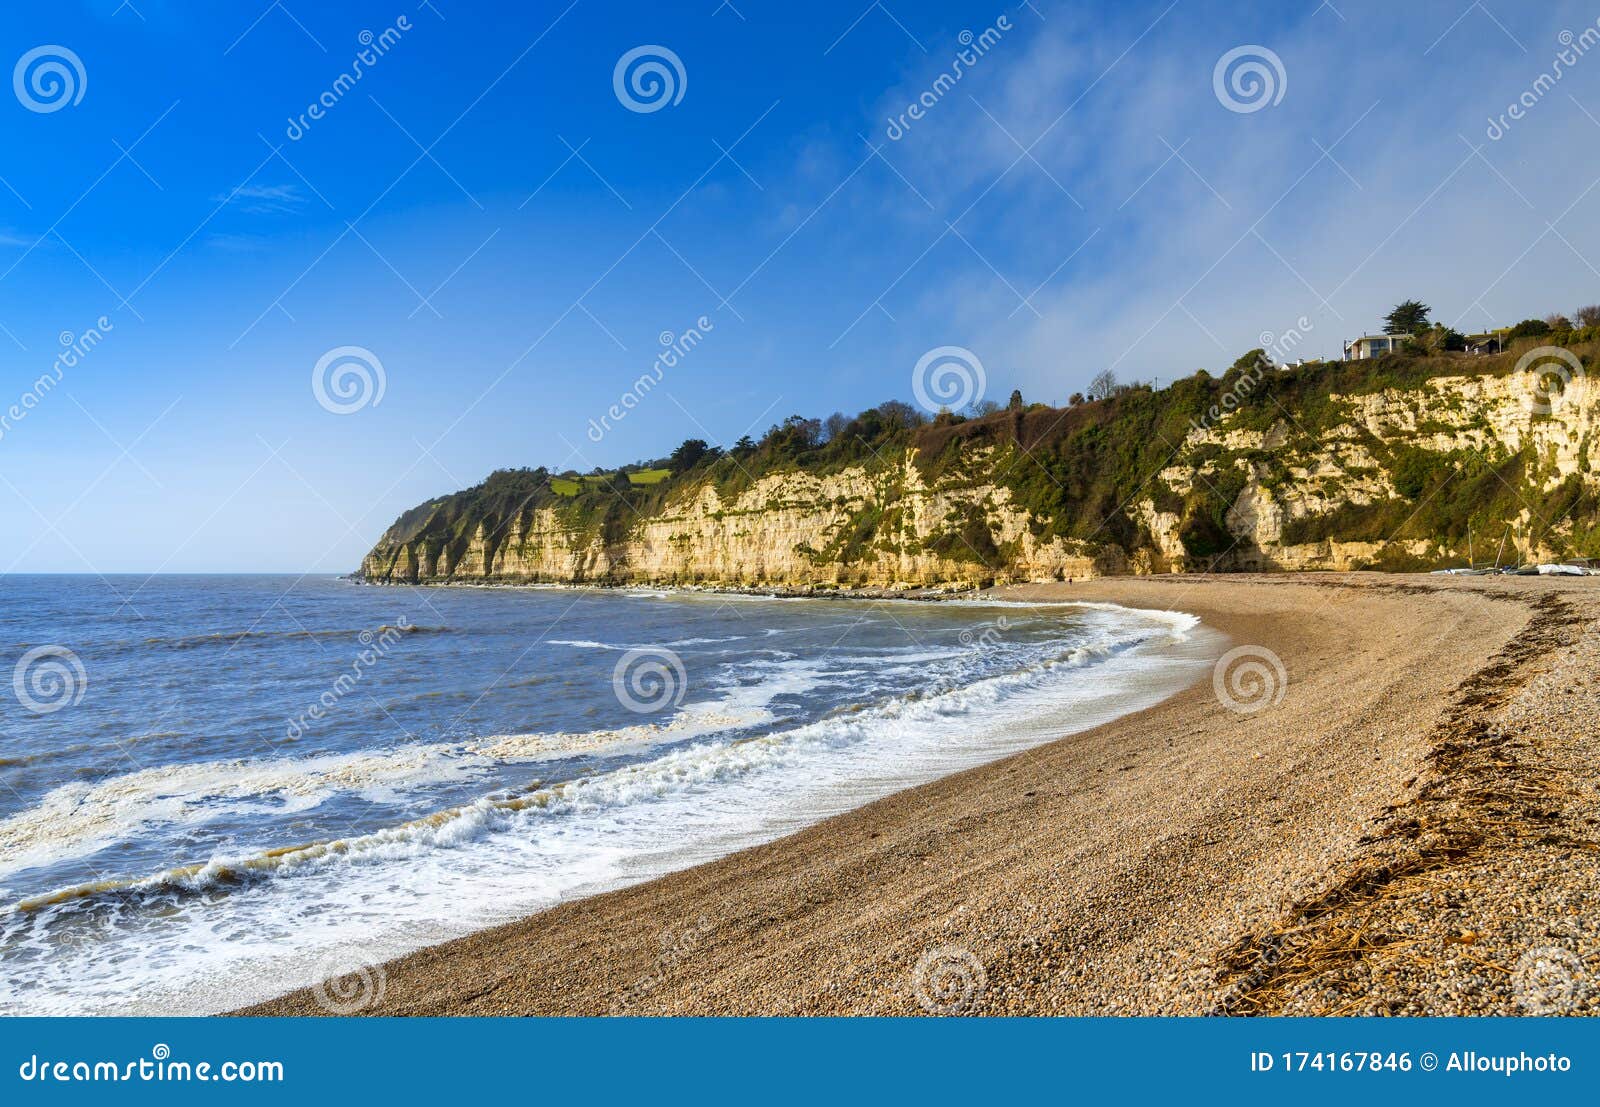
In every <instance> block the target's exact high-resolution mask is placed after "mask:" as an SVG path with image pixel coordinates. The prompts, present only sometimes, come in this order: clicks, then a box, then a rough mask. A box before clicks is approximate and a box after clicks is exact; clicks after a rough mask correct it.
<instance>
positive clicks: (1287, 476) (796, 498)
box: [361, 374, 1600, 589]
mask: <svg viewBox="0 0 1600 1107" xmlns="http://www.w3.org/2000/svg"><path fill="white" fill-rule="evenodd" d="M1596 388H1597V386H1596V385H1595V383H1594V382H1592V381H1589V380H1585V379H1583V378H1581V377H1580V378H1578V379H1575V380H1573V381H1571V382H1569V383H1568V384H1567V385H1566V388H1565V390H1564V391H1563V392H1562V393H1561V395H1560V397H1559V399H1558V402H1556V403H1554V404H1549V403H1545V404H1543V406H1541V403H1540V401H1541V399H1542V397H1541V396H1540V395H1539V394H1538V393H1537V391H1536V384H1535V381H1534V379H1533V377H1532V376H1531V375H1528V374H1513V375H1511V376H1506V377H1495V376H1482V377H1444V378H1434V379H1432V380H1430V381H1428V382H1426V384H1424V385H1422V386H1420V387H1419V388H1417V389H1414V390H1406V391H1397V390H1390V391H1384V392H1380V393H1375V394H1371V395H1362V396H1352V397H1339V396H1334V397H1330V401H1331V402H1332V403H1334V404H1336V405H1338V410H1339V411H1340V412H1342V416H1341V418H1340V420H1338V421H1336V422H1335V423H1334V424H1333V425H1331V426H1326V425H1325V426H1324V427H1323V428H1322V429H1321V430H1320V431H1319V432H1318V433H1317V434H1316V435H1309V434H1307V433H1304V428H1299V429H1298V430H1299V431H1300V433H1297V428H1296V427H1295V426H1293V425H1292V423H1291V421H1292V418H1293V417H1292V416H1290V417H1289V419H1286V420H1279V421H1278V422H1276V423H1275V424H1274V425H1273V426H1271V427H1270V428H1268V429H1267V430H1265V431H1256V430H1250V429H1247V428H1244V427H1241V426H1238V425H1237V423H1238V420H1237V419H1236V418H1234V417H1228V418H1224V419H1222V420H1221V421H1219V422H1218V423H1217V424H1216V425H1215V426H1213V427H1211V428H1208V429H1199V428H1196V429H1194V430H1192V431H1191V433H1190V434H1189V436H1188V438H1187V439H1186V440H1185V441H1184V442H1183V443H1182V445H1181V446H1180V448H1179V449H1178V450H1177V452H1176V454H1175V455H1174V457H1173V458H1172V460H1171V463H1170V464H1169V465H1168V466H1167V467H1166V468H1165V469H1164V470H1162V471H1161V472H1160V473H1159V474H1153V476H1154V477H1155V478H1156V481H1155V482H1154V483H1156V484H1158V485H1159V486H1161V487H1163V488H1164V489H1165V490H1167V493H1166V496H1167V500H1169V501H1170V500H1171V499H1172V498H1173V497H1177V498H1178V499H1180V500H1181V499H1182V498H1183V497H1189V496H1192V495H1193V494H1196V493H1198V492H1200V491H1202V490H1204V489H1205V488H1208V487H1210V488H1214V487H1216V486H1217V485H1218V484H1219V483H1223V482H1224V478H1228V479H1230V480H1232V481H1233V482H1234V483H1233V484H1231V485H1229V487H1230V488H1233V487H1237V488H1238V489H1239V491H1238V492H1237V494H1236V495H1234V496H1233V498H1232V500H1231V504H1230V506H1229V507H1228V509H1227V511H1226V513H1225V517H1224V524H1225V527H1226V530H1227V532H1228V533H1229V534H1230V535H1231V536H1232V538H1233V539H1234V542H1233V545H1232V546H1231V547H1230V548H1228V549H1227V550H1225V551H1224V552H1223V553H1221V554H1220V555H1217V554H1213V555H1211V556H1206V557H1202V556H1198V555H1197V554H1196V553H1195V552H1194V551H1192V550H1191V549H1189V547H1188V545H1187V544H1186V541H1185V538H1184V534H1185V530H1184V526H1185V521H1184V519H1183V517H1182V516H1180V514H1179V513H1178V512H1177V511H1174V510H1170V507H1171V506H1172V505H1171V503H1170V502H1159V503H1158V501H1157V498H1156V497H1155V496H1154V495H1153V494H1147V495H1144V496H1141V497H1135V498H1134V499H1133V500H1131V501H1130V502H1129V503H1128V504H1126V505H1125V507H1124V508H1123V510H1124V512H1125V514H1126V516H1127V519H1128V520H1129V521H1131V523H1132V525H1133V529H1134V530H1136V531H1137V534H1138V538H1137V540H1136V541H1134V542H1133V543H1131V544H1130V545H1129V546H1123V545H1118V544H1115V543H1112V542H1109V541H1096V540H1093V539H1091V540H1074V539H1065V538H1060V537H1055V536H1046V532H1047V529H1048V528H1047V527H1045V526H1044V525H1042V524H1043V523H1045V522H1046V520H1040V519H1036V518H1034V517H1033V516H1032V514H1031V513H1030V512H1029V511H1028V510H1027V509H1025V508H1023V507H1021V506H1020V505H1018V504H1017V503H1015V502H1014V500H1013V497H1012V493H1011V491H1010V489H1008V488H1007V487H1005V486H1004V485H1003V484H1002V483H1001V481H1000V480H999V479H998V475H997V474H996V472H995V471H994V470H995V469H996V467H997V466H996V465H994V464H991V461H993V460H994V459H993V458H992V457H990V456H989V455H986V454H984V453H981V452H980V453H978V454H977V455H975V456H974V457H973V458H971V459H970V460H969V461H968V463H967V464H965V465H964V466H963V467H962V469H961V471H960V472H959V473H957V474H952V475H948V476H945V477H941V478H939V479H938V480H936V481H934V482H933V483H931V484H930V483H929V482H928V481H926V480H925V479H924V478H923V476H922V473H921V471H920V470H919V469H918V467H917V466H916V464H915V463H914V460H915V459H914V457H913V456H911V455H909V454H908V455H907V456H905V457H904V458H902V459H899V460H898V461H896V462H895V463H893V464H891V465H889V466H887V467H885V466H882V465H879V466H874V467H872V468H867V467H855V468H847V469H844V470H842V471H839V472H836V473H831V474H826V475H819V474H815V473H808V472H800V471H795V472H788V473H775V474H770V475H767V476H764V477H762V478H761V479H759V480H757V481H755V482H754V483H753V484H751V485H750V486H749V487H747V488H746V489H744V490H743V491H742V492H739V493H737V494H736V495H731V496H729V497H727V498H724V497H723V496H722V495H721V494H719V492H718V491H717V489H716V488H715V487H713V486H712V485H710V484H709V483H700V484H691V485H688V486H686V487H685V488H683V489H681V490H680V491H679V492H678V493H677V494H675V495H673V496H672V497H670V498H669V499H668V500H667V502H666V503H665V504H664V505H663V506H661V507H660V508H659V509H657V510H656V511H654V512H653V513H652V514H650V515H648V516H646V517H642V518H638V519H634V520H631V521H629V522H628V525H627V526H626V527H625V529H624V531H623V532H620V533H614V534H612V535H610V536H609V537H607V536H604V535H602V534H601V533H599V532H598V531H597V530H596V529H595V528H593V527H590V528H575V527H573V526H571V525H569V524H567V523H566V522H564V521H563V519H562V517H561V513H560V512H558V511H557V510H554V509H552V508H549V507H545V508H540V509H538V510H534V511H531V512H527V513H524V514H523V515H521V516H519V517H518V518H517V519H515V520H510V521H505V522H499V523H494V524H493V525H491V524H489V523H479V524H478V525H477V526H476V530H475V532H473V533H472V534H471V536H470V538H469V539H468V540H467V541H466V542H465V546H464V548H461V547H460V546H459V545H458V546H457V547H456V549H455V550H454V552H452V551H450V550H447V548H446V547H445V545H444V544H442V543H440V542H439V541H437V540H431V539H428V538H416V539H402V538H401V537H399V536H398V535H397V533H396V531H397V530H398V527H397V528H394V529H391V532H390V533H389V534H387V535H385V536H384V538H383V540H381V541H380V542H379V543H378V545H377V546H376V547H374V549H373V550H372V551H371V552H370V553H369V554H368V555H367V557H366V558H365V560H364V561H363V562H362V566H361V571H362V574H363V575H364V576H365V577H366V578H367V579H369V580H375V581H475V580H478V581H487V580H498V581H526V582H560V583H578V582H591V583H607V584H628V583H682V584H687V583H699V584H717V585H757V586H761V585H765V586H775V587H784V588H796V589H804V588H832V587H857V586H873V587H879V588H897V587H904V588H909V587H925V586H938V585H949V586H970V585H978V584H984V583H988V582H991V581H995V582H1007V581H1038V580H1059V579H1065V578H1068V577H1074V578H1086V577H1092V576H1098V575H1103V574H1106V573H1122V572H1168V571H1184V570H1193V569H1199V568H1217V569H1331V570H1347V569H1352V568H1359V567H1362V566H1366V565H1371V564H1373V563H1375V562H1376V561H1377V560H1378V559H1379V558H1380V556H1381V555H1383V554H1384V552H1385V550H1386V549H1387V550H1388V551H1389V552H1391V553H1392V552H1394V551H1395V550H1400V551H1403V552H1404V553H1406V554H1409V555H1411V556H1413V557H1417V558H1424V559H1426V558H1447V557H1448V558H1459V557H1461V556H1464V555H1465V550H1458V549H1455V548H1454V547H1453V546H1450V545H1449V544H1448V543H1442V542H1440V541H1437V540H1429V539H1417V538H1409V539H1406V540H1404V541H1387V542H1373V541H1361V540H1354V539H1353V538H1351V537H1350V536H1343V535H1341V534H1339V533H1337V530H1335V532H1334V533H1331V534H1329V535H1328V536H1327V537H1326V538H1324V539H1323V540H1321V541H1316V542H1291V541H1286V538H1285V535H1286V533H1287V532H1288V530H1289V529H1290V528H1291V527H1292V525H1293V524H1295V523H1296V522H1298V521H1301V520H1306V519H1318V518H1337V517H1336V516H1335V515H1334V513H1335V512H1337V511H1339V510H1340V509H1341V508H1347V507H1348V505H1354V506H1356V507H1364V506H1367V505H1371V504H1375V503H1381V502H1383V501H1387V500H1391V499H1394V498H1395V497H1397V496H1398V495H1399V492H1398V490H1397V489H1396V486H1395V483H1394V479H1393V477H1392V474H1391V473H1390V472H1389V471H1388V470H1387V469H1386V468H1385V466H1384V463H1383V456H1392V454H1393V450H1394V449H1395V448H1398V447H1407V448H1410V447H1415V448H1420V449H1423V450H1428V451H1434V452H1436V453H1440V454H1448V453H1450V452H1451V451H1457V450H1472V451H1477V452H1479V453H1492V452H1495V451H1501V452H1504V453H1516V452H1518V451H1522V450H1523V449H1524V447H1527V449H1528V453H1527V456H1529V457H1530V458H1531V459H1532V460H1531V462H1530V464H1529V465H1528V467H1527V470H1526V472H1527V478H1526V479H1527V483H1528V486H1529V491H1530V492H1547V491H1549V490H1551V489H1553V488H1556V487H1557V486H1559V485H1561V484H1562V482H1563V481H1565V480H1566V479H1567V478H1568V477H1571V476H1573V475H1574V474H1576V475H1577V477H1578V478H1579V479H1580V480H1581V481H1582V482H1583V483H1584V485H1585V486H1586V487H1590V488H1594V487H1600V435H1597V434H1596V433H1595V431H1596V424H1597V422H1600V403H1597V399H1600V396H1597V392H1596ZM1546 409H1548V410H1546ZM439 502H441V503H442V502H443V501H439ZM1569 526H1570V524H1569ZM1085 533H1086V532H1085ZM1562 533H1563V532H1562V531H1561V529H1560V525H1559V524H1557V525H1556V526H1555V527H1551V526H1550V525H1549V524H1548V522H1547V521H1546V520H1541V519H1536V518H1534V516H1533V514H1532V513H1531V512H1529V511H1524V512H1523V515H1522V516H1521V517H1520V518H1519V520H1518V521H1517V522H1516V523H1514V524H1513V528H1512V534H1511V536H1510V538H1509V541H1508V543H1507V546H1506V550H1507V554H1508V559H1509V556H1510V554H1511V552H1512V551H1513V550H1514V552H1515V556H1516V557H1517V558H1519V559H1522V560H1536V559H1547V558H1549V557H1551V556H1552V554H1553V550H1552V546H1551V543H1552V542H1555V541H1558V540H1559V539H1560V538H1561V536H1562ZM1486 537H1489V536H1486ZM1492 540H1493V539H1492V537H1491V541H1492ZM974 542H976V543H977V546H975V545H974ZM978 546H981V548H977V547H978ZM1480 552H1481V551H1480Z"/></svg>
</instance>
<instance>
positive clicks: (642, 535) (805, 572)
mask: <svg viewBox="0 0 1600 1107" xmlns="http://www.w3.org/2000/svg"><path fill="white" fill-rule="evenodd" d="M864 513H868V514H876V515H877V516H878V524H877V526H875V527H874V528H873V530H872V533H871V534H870V535H867V536H865V538H864V539H863V540H862V541H861V542H859V543H857V548H846V544H845V542H843V541H842V539H843V538H844V532H845V531H846V530H847V529H848V528H852V527H858V526H859V524H860V520H861V517H862V515H863V514H864ZM969 513H976V514H978V515H979V516H980V517H981V518H982V519H983V521H984V523H985V525H986V529H987V531H988V533H989V535H990V541H992V542H993V544H994V546H995V547H996V548H997V549H998V550H1000V551H1002V552H1003V554H1004V556H1003V557H1002V558H1001V559H999V560H1000V562H1001V564H1000V567H999V568H998V570H997V569H996V568H995V567H994V566H995V565H996V559H995V558H993V557H990V558H989V559H988V565H986V564H985V563H984V561H982V560H980V557H981V554H980V553H979V552H977V551H967V550H963V549H961V548H960V546H959V545H957V546H956V549H955V550H953V551H949V552H946V553H938V552H933V551H931V550H929V549H928V548H927V547H928V544H929V542H930V540H932V539H935V538H938V537H939V536H941V535H948V534H949V533H950V530H951V528H950V526H949V523H948V521H949V520H950V519H951V518H952V516H959V517H961V518H965V517H967V515H968V514H969ZM508 530H509V533H507V534H505V535H503V536H502V535H491V534H488V533H485V528H484V527H482V526H480V527H479V528H478V531H477V533H476V534H475V535H474V537H473V539H472V541H471V542H470V544H469V545H468V547H467V549H466V552H465V554H464V555H463V556H462V557H461V558H460V559H459V561H458V562H457V563H456V564H455V565H454V566H449V565H445V564H442V563H441V560H440V558H439V557H438V555H437V552H436V551H429V550H425V549H419V547H425V545H426V544H425V543H420V542H405V543H398V544H390V543H387V542H380V543H379V545H378V546H377V547H376V548H375V549H374V550H373V551H372V552H371V553H369V554H368V555H367V557H366V559H365V561H364V562H363V563H362V573H363V575H364V576H366V577H367V578H368V579H371V580H449V579H455V580H472V579H485V580H487V579H494V580H507V581H512V580H525V581H557V582H583V581H589V582H599V583H645V582H661V583H700V584H769V585H777V586H783V587H791V588H803V587H811V586H874V587H884V588H893V587H897V586H899V587H919V586H928V585H977V584H980V583H986V582H989V581H993V580H1000V581H1008V580H1059V579H1065V578H1067V577H1069V576H1070V577H1090V576H1096V575H1100V574H1103V573H1106V572H1114V571H1124V570H1125V563H1124V562H1125V559H1124V557H1123V556H1122V555H1121V554H1120V551H1116V550H1114V549H1109V548H1105V547H1095V546H1092V545H1090V544H1089V543H1084V542H1073V541H1069V540H1065V539H1060V538H1052V539H1041V538H1039V537H1037V536H1036V535H1035V533H1034V530H1033V528H1032V527H1031V526H1030V521H1029V519H1028V517H1027V513H1026V512H1023V511H1021V510H1018V509H1017V508H1016V507H1014V506H1013V505H1012V504H1011V493H1010V491H1009V490H1008V489H1005V488H1001V487H998V486H996V485H993V484H987V483H971V482H968V481H965V480H962V481H959V482H951V483H950V484H949V485H941V486H935V487H930V486H928V485H927V484H926V483H924V481H923V480H922V478H921V475H920V473H919V472H918V470H917V469H916V467H915V465H914V464H913V463H912V459H911V458H910V457H907V458H905V459H904V461H903V463H902V464H900V465H898V466H897V467H895V469H893V470H892V471H891V472H890V473H888V474H884V473H882V472H875V473H869V472H868V471H867V470H865V469H863V468H852V469H846V470H844V471H842V472H840V473H837V474H833V475H829V476H820V477H819V476H816V475H814V474H809V473H799V472H796V473H784V474H774V475H771V476H767V477H763V478H762V479H760V480H758V481H756V482H755V483H754V484H753V485H752V486H751V487H750V488H748V489H746V490H745V491H744V492H742V493H741V494H739V495H737V496H735V497H733V498H731V499H728V500H724V499H723V498H722V497H721V496H720V495H719V494H718V493H717V491H716V489H715V488H712V487H711V486H709V485H700V486H696V487H693V488H691V489H689V490H687V491H686V492H685V493H684V494H683V495H680V496H677V497H675V498H673V499H672V500H671V501H669V502H668V503H667V505H666V506H665V507H664V508H663V509H662V510H660V511H659V512H658V513H656V514H654V515H652V516H649V517H647V518H643V519H640V520H638V521H636V523H635V524H634V525H633V526H632V527H631V528H630V529H629V533H628V535H627V538H626V539H625V540H624V541H622V542H611V543H608V542H605V541H603V540H602V539H601V538H599V537H598V536H596V535H594V534H592V533H589V532H585V531H578V530H573V529H570V528H568V527H565V526H564V525H563V524H562V522H561V520H560V519H559V517H558V515H557V513H556V512H555V511H553V510H551V509H549V508H544V509H540V510H538V511H535V512H532V513H531V514H530V515H529V516H528V517H527V518H526V519H524V520H520V521H519V522H518V523H516V524H513V526H511V527H510V528H508Z"/></svg>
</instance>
